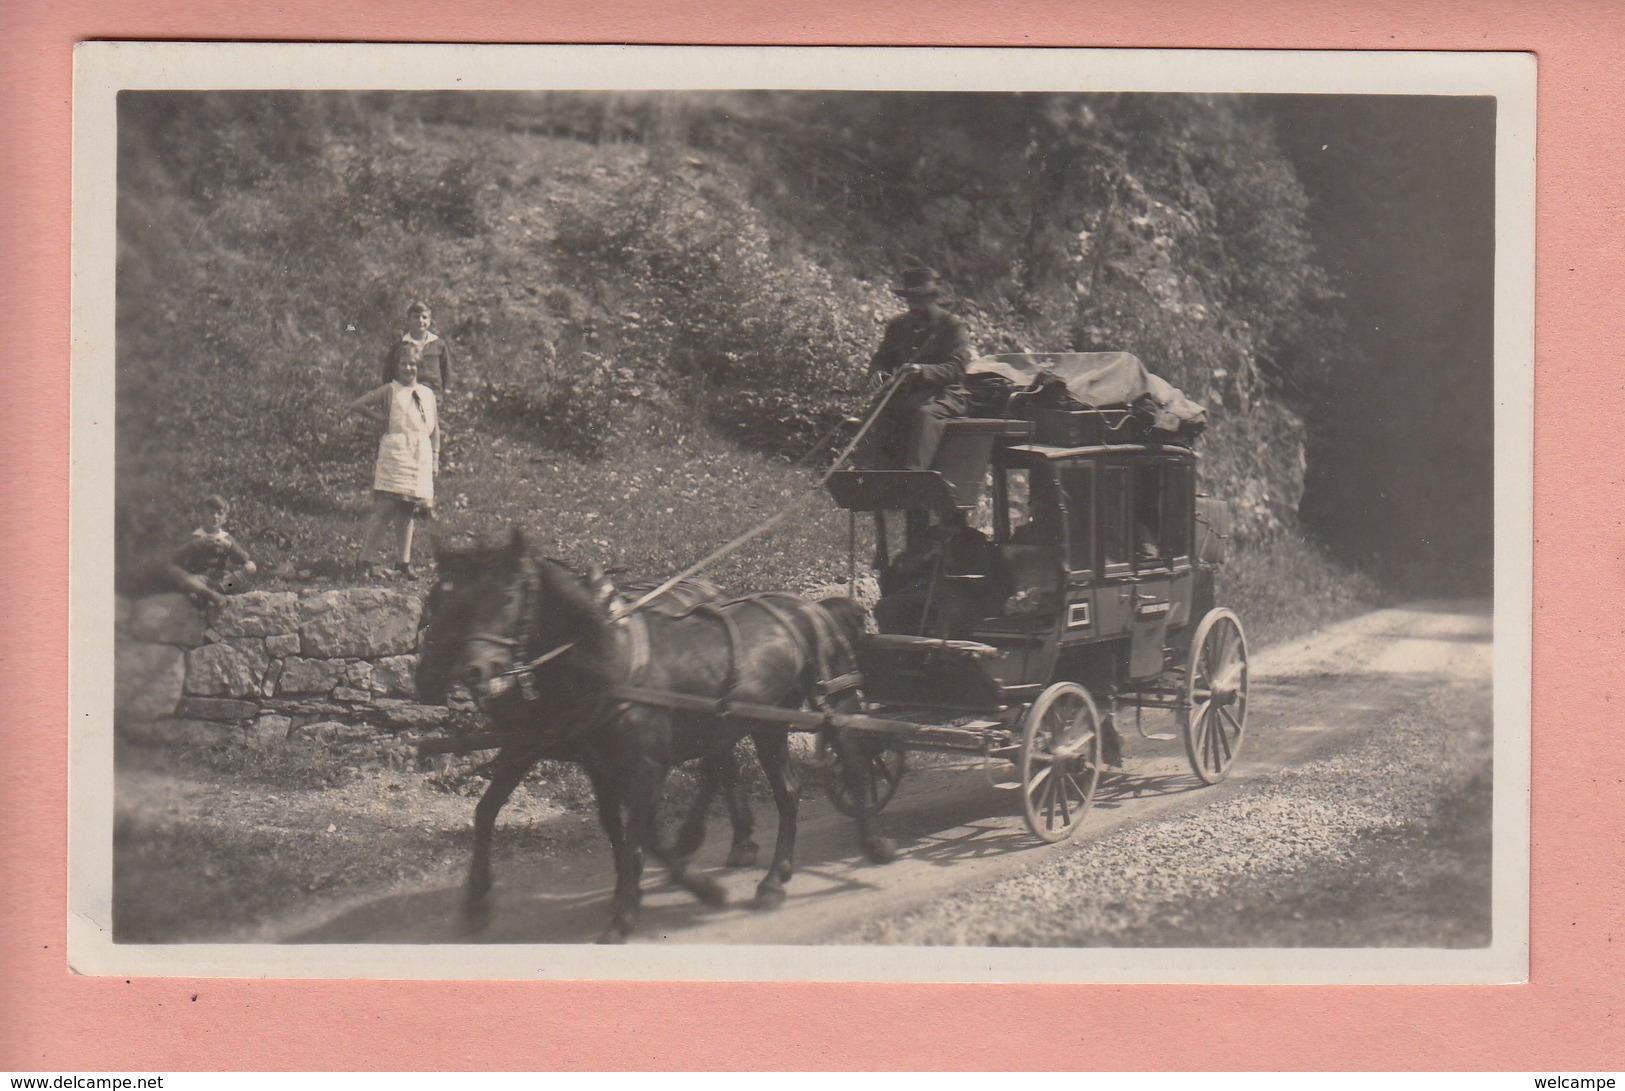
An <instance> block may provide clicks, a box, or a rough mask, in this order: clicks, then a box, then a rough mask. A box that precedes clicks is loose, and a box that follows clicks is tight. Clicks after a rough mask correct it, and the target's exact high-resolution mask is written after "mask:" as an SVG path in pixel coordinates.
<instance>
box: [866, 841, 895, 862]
mask: <svg viewBox="0 0 1625 1091" xmlns="http://www.w3.org/2000/svg"><path fill="white" fill-rule="evenodd" d="M863 854H864V855H865V856H867V857H868V858H869V862H870V863H871V864H889V863H891V862H892V861H893V860H895V859H897V842H896V841H893V840H892V839H891V838H889V837H868V838H865V839H864V842H863Z"/></svg>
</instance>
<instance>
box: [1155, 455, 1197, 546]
mask: <svg viewBox="0 0 1625 1091" xmlns="http://www.w3.org/2000/svg"><path fill="white" fill-rule="evenodd" d="M1163 482H1164V485H1163V490H1162V530H1163V537H1162V540H1163V545H1164V547H1165V549H1166V551H1167V552H1166V555H1167V556H1168V557H1169V558H1170V559H1171V560H1173V561H1174V562H1175V563H1183V564H1189V563H1190V560H1191V534H1192V530H1193V528H1192V526H1191V519H1192V512H1193V511H1194V508H1195V505H1194V502H1193V500H1194V498H1193V495H1192V492H1191V490H1192V488H1193V487H1194V486H1193V483H1192V475H1191V467H1190V466H1189V465H1187V464H1185V463H1182V462H1170V463H1168V464H1167V465H1166V466H1165V467H1164V469H1163Z"/></svg>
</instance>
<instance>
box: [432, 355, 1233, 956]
mask: <svg viewBox="0 0 1625 1091" xmlns="http://www.w3.org/2000/svg"><path fill="white" fill-rule="evenodd" d="M1109 355H1110V356H1112V357H1113V358H1114V359H1113V360H1112V361H1110V362H1109V363H1110V366H1111V367H1113V368H1115V369H1117V370H1119V371H1121V370H1122V369H1123V368H1124V367H1125V366H1126V365H1125V364H1124V362H1123V359H1122V357H1123V356H1124V354H1109ZM1000 359H1002V360H1007V361H1008V360H1014V361H1015V363H1016V364H1017V365H1020V364H1022V363H1024V362H1026V361H1024V360H1021V359H1017V358H1008V357H1006V358H1000ZM1049 359H1053V358H1049ZM1127 360H1129V361H1132V362H1133V367H1134V368H1138V367H1139V365H1138V361H1134V360H1133V358H1132V357H1127ZM1045 362H1046V361H1040V363H1041V364H1042V363H1045ZM1085 363H1086V364H1087V363H1088V361H1085ZM1140 373H1141V374H1143V369H1140ZM1039 394H1040V391H1039V390H1037V389H1034V390H1032V391H1030V392H1028V393H1027V394H1026V395H1017V396H1015V397H1013V398H1010V399H1009V400H1008V401H1007V402H1005V403H1004V404H1003V405H1002V406H1000V407H999V408H1000V410H1001V411H1000V414H999V415H997V416H986V417H970V418H965V419H962V420H957V421H951V422H949V427H948V430H947V433H946V435H945V436H944V437H943V440H942V443H941V446H940V448H939V450H938V452H937V456H936V459H935V461H934V463H933V465H932V467H931V468H930V469H928V470H884V469H882V470H872V469H855V470H836V471H834V472H832V473H830V474H829V475H828V476H827V477H826V479H825V483H826V486H827V488H828V491H829V493H830V495H831V496H832V497H833V498H834V500H835V502H836V503H837V504H838V505H839V506H841V507H843V508H845V509H847V510H848V511H851V512H853V513H854V515H855V513H857V512H888V511H907V512H912V513H914V517H913V518H911V519H910V520H909V521H908V522H909V529H910V534H909V538H908V540H907V541H906V542H904V543H903V548H902V549H901V550H899V551H898V552H897V554H896V555H895V556H887V555H883V556H880V557H877V563H878V564H879V565H880V566H881V568H882V590H883V595H882V598H881V600H880V602H879V604H878V605H877V606H876V608H875V618H876V620H877V621H878V622H879V625H878V627H879V629H880V631H879V632H864V631H863V628H864V626H863V625H862V618H861V614H859V613H858V612H857V611H855V610H854V609H853V608H852V605H851V604H850V603H849V602H848V601H847V600H841V602H840V603H836V604H829V603H822V604H820V603H810V602H806V601H804V600H800V599H798V598H796V597H794V596H786V595H771V596H751V597H748V598H746V599H742V600H734V601H732V602H720V601H715V600H711V599H710V597H709V596H708V595H706V594H698V595H693V594H691V595H690V596H689V597H688V598H687V599H684V600H683V601H682V602H680V603H679V604H677V606H675V607H674V606H672V605H671V604H670V603H669V601H668V603H667V605H666V606H665V607H664V608H663V609H657V610H649V609H640V610H635V611H632V612H630V613H629V614H628V613H624V612H621V613H622V615H623V616H620V617H618V618H616V617H614V615H615V614H616V613H617V612H616V611H614V610H611V609H606V608H604V602H605V600H604V599H603V598H602V596H599V597H598V598H597V600H595V599H594V595H593V594H592V589H591V588H590V587H586V588H583V587H581V586H579V585H578V587H577V588H576V589H575V590H572V588H571V586H570V581H569V580H568V579H566V578H564V577H563V576H562V575H560V574H559V573H553V575H552V577H551V578H548V573H547V570H546V569H545V568H539V567H538V566H539V565H548V564H551V563H552V562H538V561H536V560H534V559H532V558H529V557H528V556H527V555H525V554H524V552H523V551H522V549H520V548H519V546H518V543H517V540H516V542H515V544H514V545H512V546H510V547H509V548H508V549H507V550H506V551H488V552H487V555H485V556H483V557H474V558H469V557H463V558H458V557H452V558H448V559H447V561H446V562H445V563H443V564H442V569H441V582H440V583H439V585H438V586H437V588H436V590H435V592H434V593H433V594H432V595H431V598H430V602H429V606H428V610H427V617H426V622H425V633H424V647H423V654H422V658H421V660H420V668H419V681H420V687H421V688H422V689H424V690H425V692H426V693H427V694H428V695H429V696H430V697H435V696H438V695H439V694H440V693H443V692H444V688H445V684H446V682H447V681H448V680H449V678H450V676H451V674H452V673H453V671H454V670H455V669H461V670H462V672H463V674H464V679H465V680H466V681H467V682H469V683H470V685H471V688H473V689H475V690H476V692H477V693H479V694H480V695H481V696H482V697H483V698H484V699H485V703H486V707H487V711H488V712H490V713H491V714H492V718H493V720H495V721H496V723H497V730H496V731H495V732H494V733H491V734H488V735H485V736H480V737H477V738H474V739H468V740H462V741H461V742H458V741H457V740H448V741H446V742H443V743H434V744H429V746H428V747H426V749H429V750H447V749H473V748H477V747H489V746H500V747H502V752H501V754H499V756H498V758H497V760H496V762H494V763H493V768H494V770H495V772H494V774H493V783H492V788H491V790H490V791H489V792H488V793H487V797H486V799H485V800H482V802H481V805H480V808H479V810H478V811H477V813H476V860H475V873H474V875H473V877H471V881H470V900H471V902H477V901H478V900H479V899H480V898H481V897H482V896H483V895H484V893H485V890H486V888H488V887H489V885H490V879H489V865H488V847H489V839H490V825H491V823H492V822H494V819H495V813H496V810H497V809H498V808H500V807H501V805H502V801H503V800H504V799H505V798H506V796H507V794H508V792H510V791H511V790H512V787H513V785H514V784H515V783H517V780H518V779H519V777H521V776H522V775H523V772H524V770H525V769H528V768H529V766H530V765H531V764H533V763H534V762H535V761H536V760H538V758H541V757H549V756H551V757H566V758H569V759H571V760H577V761H580V762H581V763H582V764H583V765H584V766H585V767H586V768H587V770H588V774H589V776H590V777H592V779H593V782H594V786H595V788H597V789H598V792H599V797H600V815H601V817H602V818H603V819H604V823H605V828H606V830H607V832H608V833H609V835H610V838H611V840H612V842H613V843H614V844H615V846H616V849H617V865H618V866H617V871H618V875H619V880H620V881H619V882H618V883H617V891H616V906H617V908H616V922H617V923H616V925H615V926H612V928H611V931H610V933H606V937H607V938H611V939H614V938H621V937H624V935H625V934H626V933H627V932H629V931H630V929H631V917H632V914H633V912H635V908H636V902H637V891H636V884H637V878H636V872H637V871H638V870H639V869H640V868H641V849H642V848H644V847H647V848H648V849H649V850H650V851H652V852H655V853H656V854H657V856H659V857H660V858H661V859H662V861H663V862H665V863H667V864H668V866H671V867H672V869H673V873H674V876H676V877H677V879H678V881H679V882H680V883H682V884H684V885H686V886H688V887H689V888H690V889H692V890H694V892H695V893H696V894H698V895H699V896H701V897H706V898H714V897H716V896H717V893H718V892H717V891H716V889H715V888H714V885H712V884H710V883H709V882H708V881H707V880H705V879H704V878H703V877H695V876H690V875H688V874H687V873H686V871H685V869H684V865H685V864H686V861H687V858H688V857H689V856H691V855H692V853H693V851H694V849H695V848H697V846H698V843H699V838H700V836H702V834H703V825H704V818H705V814H704V812H705V810H706V808H707V807H708V805H709V803H710V801H711V798H712V796H713V795H714V794H715V793H716V792H719V791H724V792H729V793H732V791H733V787H734V782H733V774H734V764H733V763H734V758H733V750H734V748H735V746H736V744H737V742H738V740H739V739H740V738H742V737H743V735H745V734H749V735H751V737H752V738H753V740H754V742H755V745H756V750H757V754H758V758H759V759H760V760H761V761H762V764H763V768H764V771H765V772H766V773H767V776H768V781H769V784H770V786H771V787H772V788H773V790H774V794H775V801H776V802H777V804H778V805H779V815H780V831H779V843H778V845H776V847H775V856H774V862H773V864H772V865H770V867H769V873H768V877H767V879H764V880H763V885H762V887H761V888H759V890H758V902H759V903H760V904H766V905H771V904H777V902H778V900H780V899H782V896H783V891H782V882H783V880H784V879H787V878H788V877H789V872H790V870H791V863H790V860H791V853H792V851H793V841H794V821H795V800H794V795H795V789H794V785H793V781H791V780H790V779H789V778H788V775H787V769H788V761H787V754H786V750H785V746H784V738H785V734H786V731H787V730H790V731H794V730H801V731H812V732H818V733H820V736H821V739H822V740H824V741H827V742H828V743H829V744H830V745H831V747H832V749H833V753H834V757H835V759H836V761H835V764H836V765H837V767H838V772H837V774H836V775H835V776H834V778H833V784H834V789H833V791H832V797H833V799H834V801H835V803H836V805H837V806H838V807H840V808H841V810H842V811H843V812H845V813H847V814H849V815H851V816H852V817H853V818H854V819H855V820H856V822H857V825H858V833H859V840H860V843H861V844H862V845H863V847H864V850H865V852H866V853H867V854H868V855H869V856H870V858H871V859H874V860H877V861H880V860H884V859H887V858H889V856H890V854H891V849H890V846H889V844H888V843H886V842H885V839H883V838H880V837H878V836H877V835H876V834H875V833H874V832H873V831H872V828H871V823H872V821H873V819H874V816H875V815H877V814H878V813H879V812H880V811H881V809H882V808H884V807H885V805H886V804H887V802H888V801H889V800H890V799H891V798H892V796H893V794H894V792H895V791H896V789H897V786H898V782H899V780H900V778H901V776H902V773H903V768H904V754H906V753H907V752H908V751H910V750H916V751H920V750H933V751H951V752H957V753H967V754H975V755H982V756H985V757H986V758H988V759H989V760H991V761H995V762H998V763H1000V764H1001V767H1002V766H1003V763H1006V762H1007V763H1009V767H1012V768H1013V769H1014V771H1015V776H1014V777H1013V778H1012V779H1011V780H1010V781H1009V784H1010V786H1011V787H1014V788H1019V790H1020V795H1021V801H1022V813H1023V817H1024V819H1025V822H1026V825H1027V828H1028V829H1029V830H1030V831H1031V832H1032V833H1033V834H1034V835H1035V836H1036V837H1038V838H1039V839H1041V840H1043V841H1060V840H1062V839H1064V838H1067V837H1069V836H1071V835H1072V834H1073V833H1075V832H1076V831H1077V829H1078V828H1079V826H1080V823H1081V821H1082V819H1083V816H1084V813H1085V812H1086V811H1087V810H1088V808H1089V805H1090V803H1091V801H1092V800H1093V797H1094V794H1095V789H1096V787H1097V785H1098V784H1099V781H1100V778H1101V776H1102V774H1103V772H1104V770H1105V768H1106V767H1107V766H1108V765H1112V764H1116V762H1117V754H1116V749H1117V741H1118V737H1117V734H1116V731H1117V729H1118V725H1119V724H1120V723H1122V722H1123V721H1124V720H1125V719H1126V718H1127V717H1126V716H1125V713H1128V712H1132V718H1133V720H1134V722H1135V724H1136V726H1137V727H1139V728H1140V729H1141V733H1142V734H1146V736H1147V737H1148V738H1162V739H1173V738H1176V737H1177V738H1181V739H1183V742H1184V748H1185V753H1186V755H1187V757H1188V759H1189V761H1190V766H1191V769H1192V771H1193V772H1194V773H1195V775H1196V776H1197V777H1198V778H1199V779H1200V780H1202V781H1203V782H1204V783H1208V784H1211V783H1215V782H1217V781H1218V780H1220V779H1221V778H1223V777H1224V776H1225V774H1226V772H1227V771H1228V770H1229V769H1230V767H1231V764H1232V762H1233V761H1234V760H1235V758H1236V755H1237V752H1238V751H1239V748H1240V746H1241V743H1242V739H1243V735H1244V732H1245V726H1246V715H1247V644H1246V638H1245V636H1244V634H1243V630H1242V626H1241V622H1240V620H1239V619H1238V618H1237V617H1236V615H1235V614H1234V613H1233V612H1232V611H1230V610H1229V609H1226V608H1224V607H1223V606H1220V605H1218V604H1217V603H1216V601H1215V589H1214V571H1215V568H1216V566H1217V565H1218V564H1219V563H1220V562H1221V561H1222V559H1223V557H1222V555H1223V546H1224V541H1225V538H1226V534H1227V517H1226V513H1225V508H1224V506H1223V504H1221V503H1218V502H1215V501H1211V500H1208V499H1207V498H1205V497H1202V496H1200V495H1198V493H1197V473H1196V465H1197V458H1198V456H1197V454H1196V453H1195V451H1194V450H1192V449H1191V446H1190V445H1189V438H1188V435H1186V434H1183V433H1182V432H1181V430H1180V428H1179V426H1178V425H1179V422H1178V421H1175V420H1169V419H1168V418H1166V417H1164V418H1162V419H1161V420H1160V421H1156V422H1152V421H1150V420H1148V419H1147V418H1145V417H1144V416H1143V415H1141V414H1137V413H1135V412H1134V411H1133V410H1132V409H1129V408H1123V407H1119V408H1098V407H1087V406H1081V405H1077V404H1067V405H1063V406H1061V407H1052V408H1045V407H1043V406H1042V404H1038V405H1034V404H1028V405H1025V406H1024V405H1022V404H1021V402H1022V399H1023V397H1024V396H1026V397H1031V398H1032V399H1033V400H1034V401H1037V396H1038V395H1039ZM1125 400H1126V399H1125ZM1158 423H1160V424H1161V425H1163V426H1164V427H1160V428H1159V427H1157V426H1156V425H1157V424H1158ZM877 537H879V538H880V539H881V541H882V542H884V536H883V535H877ZM882 551H884V545H883V544H882ZM590 582H591V581H589V583H590ZM577 591H579V592H580V593H579V594H577V593H576V592H577ZM674 592H676V593H681V591H680V589H674ZM657 605H658V604H657ZM594 610H597V611H598V613H597V614H594V613H593V611H594ZM572 617H573V618H574V620H570V619H571V618H572ZM550 694H551V696H550ZM1147 710H1155V711H1161V712H1166V713H1170V714H1172V716H1173V717H1174V719H1175V721H1176V725H1177V730H1176V731H1175V732H1150V733H1148V732H1145V730H1144V718H1143V717H1144V713H1145V712H1146V711H1147ZM560 722H564V723H568V724H569V725H571V726H570V727H569V729H568V730H565V729H562V728H558V727H556V724H557V723H560ZM689 758H700V759H701V760H702V766H701V769H702V776H701V781H702V790H701V793H700V799H699V801H698V802H697V804H696V807H695V810H694V812H693V813H691V814H690V816H689V819H688V821H687V822H686V823H685V824H684V826H683V828H682V832H681V833H680V834H679V836H678V838H677V843H676V844H675V845H674V846H671V847H666V846H665V845H664V844H663V842H662V841H661V840H660V838H659V836H658V829H657V827H656V822H655V817H654V816H655V809H656V807H657V805H658V795H659V790H660V784H661V783H662V781H663V778H664V770H665V769H666V768H669V767H670V765H671V764H674V763H676V762H679V761H683V760H688V759H689ZM628 763H630V765H631V766H633V767H636V768H644V767H649V766H658V767H659V769H660V772H659V774H658V775H657V776H654V777H653V779H651V780H649V781H647V782H646V783H641V786H640V784H639V783H634V781H635V780H636V773H635V770H634V772H633V773H626V771H625V770H624V769H621V768H620V767H621V766H625V765H627V764H628ZM629 777H630V778H631V779H628V778H629ZM732 798H733V797H732V795H730V800H731V801H732ZM623 818H624V820H625V821H624V824H623ZM734 818H735V847H736V856H737V855H738V852H737V850H738V849H739V847H740V845H741V844H742V843H743V842H742V840H741V837H742V836H743V838H744V840H745V841H748V823H747V828H746V832H745V834H744V835H741V833H740V826H739V822H740V818H739V814H738V809H737V806H736V807H735V810H734ZM787 830H788V832H787ZM752 847H753V846H752ZM629 854H630V855H629Z"/></svg>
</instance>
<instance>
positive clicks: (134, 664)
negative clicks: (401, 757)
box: [114, 587, 454, 746]
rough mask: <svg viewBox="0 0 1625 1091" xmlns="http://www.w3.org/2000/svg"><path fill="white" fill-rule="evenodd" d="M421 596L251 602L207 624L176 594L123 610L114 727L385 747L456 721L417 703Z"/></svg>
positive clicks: (368, 591)
mask: <svg viewBox="0 0 1625 1091" xmlns="http://www.w3.org/2000/svg"><path fill="white" fill-rule="evenodd" d="M421 612H422V604H421V602H420V601H419V599H418V598H417V596H416V595H413V594H410V593H407V592H404V591H400V590H395V589H393V588H382V587H360V588H351V589H339V590H330V591H321V592H306V591H252V592H249V593H247V594H244V595H238V596H235V597H233V598H231V599H229V600H227V602H226V603H225V604H224V605H223V606H221V607H220V608H219V610H218V611H216V612H215V614H214V615H213V616H211V617H205V616H204V614H203V613H202V612H201V611H200V610H199V609H198V608H197V607H195V606H193V605H192V603H191V602H190V600H189V599H188V598H187V597H186V596H185V595H181V594H159V595H149V596H146V597H144V598H137V599H124V598H121V599H119V601H118V603H117V613H116V615H115V624H116V630H117V633H116V647H115V654H114V675H115V678H114V695H115V696H114V723H115V724H116V726H117V730H118V732H119V733H120V735H121V736H123V737H124V738H127V739H132V740H137V741H143V742H157V743H178V744H184V745H195V744H219V743H225V742H238V743H243V744H246V745H250V746H268V745H274V744H275V743H277V742H279V741H281V740H285V739H289V738H292V737H295V736H298V735H301V734H303V735H305V736H306V737H309V738H312V739H316V740H320V741H324V742H337V743H348V744H358V743H365V742H367V741H368V740H371V741H374V742H378V743H388V742H390V741H392V740H397V741H398V739H399V738H400V737H401V736H404V735H408V734H415V733H417V732H420V731H423V730H426V729H430V728H434V727H436V726H439V725H442V724H443V723H444V722H445V721H446V720H447V718H448V717H450V716H451V715H453V714H454V713H453V712H451V711H449V710H448V709H446V708H443V707H440V706H428V705H420V704H418V703H416V702H415V701H414V700H413V699H412V698H413V684H412V672H413V669H414V667H415V665H416V662H417V656H416V650H417V634H418V619H419V617H420V615H421Z"/></svg>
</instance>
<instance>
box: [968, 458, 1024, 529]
mask: <svg viewBox="0 0 1625 1091" xmlns="http://www.w3.org/2000/svg"><path fill="white" fill-rule="evenodd" d="M1031 494H1032V471H1031V470H1029V469H1028V468H1027V467H1025V466H1006V467H1003V469H1002V470H1001V471H1000V472H999V473H998V475H997V476H996V477H995V479H994V494H993V513H992V514H993V516H994V524H993V527H992V530H993V537H994V539H995V540H997V541H1000V542H1013V541H1020V540H1022V539H1021V538H1018V537H1017V536H1018V535H1030V533H1031V532H1030V531H1023V528H1024V527H1026V526H1028V525H1029V524H1030V523H1031V520H1032V503H1031ZM978 529H987V528H980V527H979V528H978Z"/></svg>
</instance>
